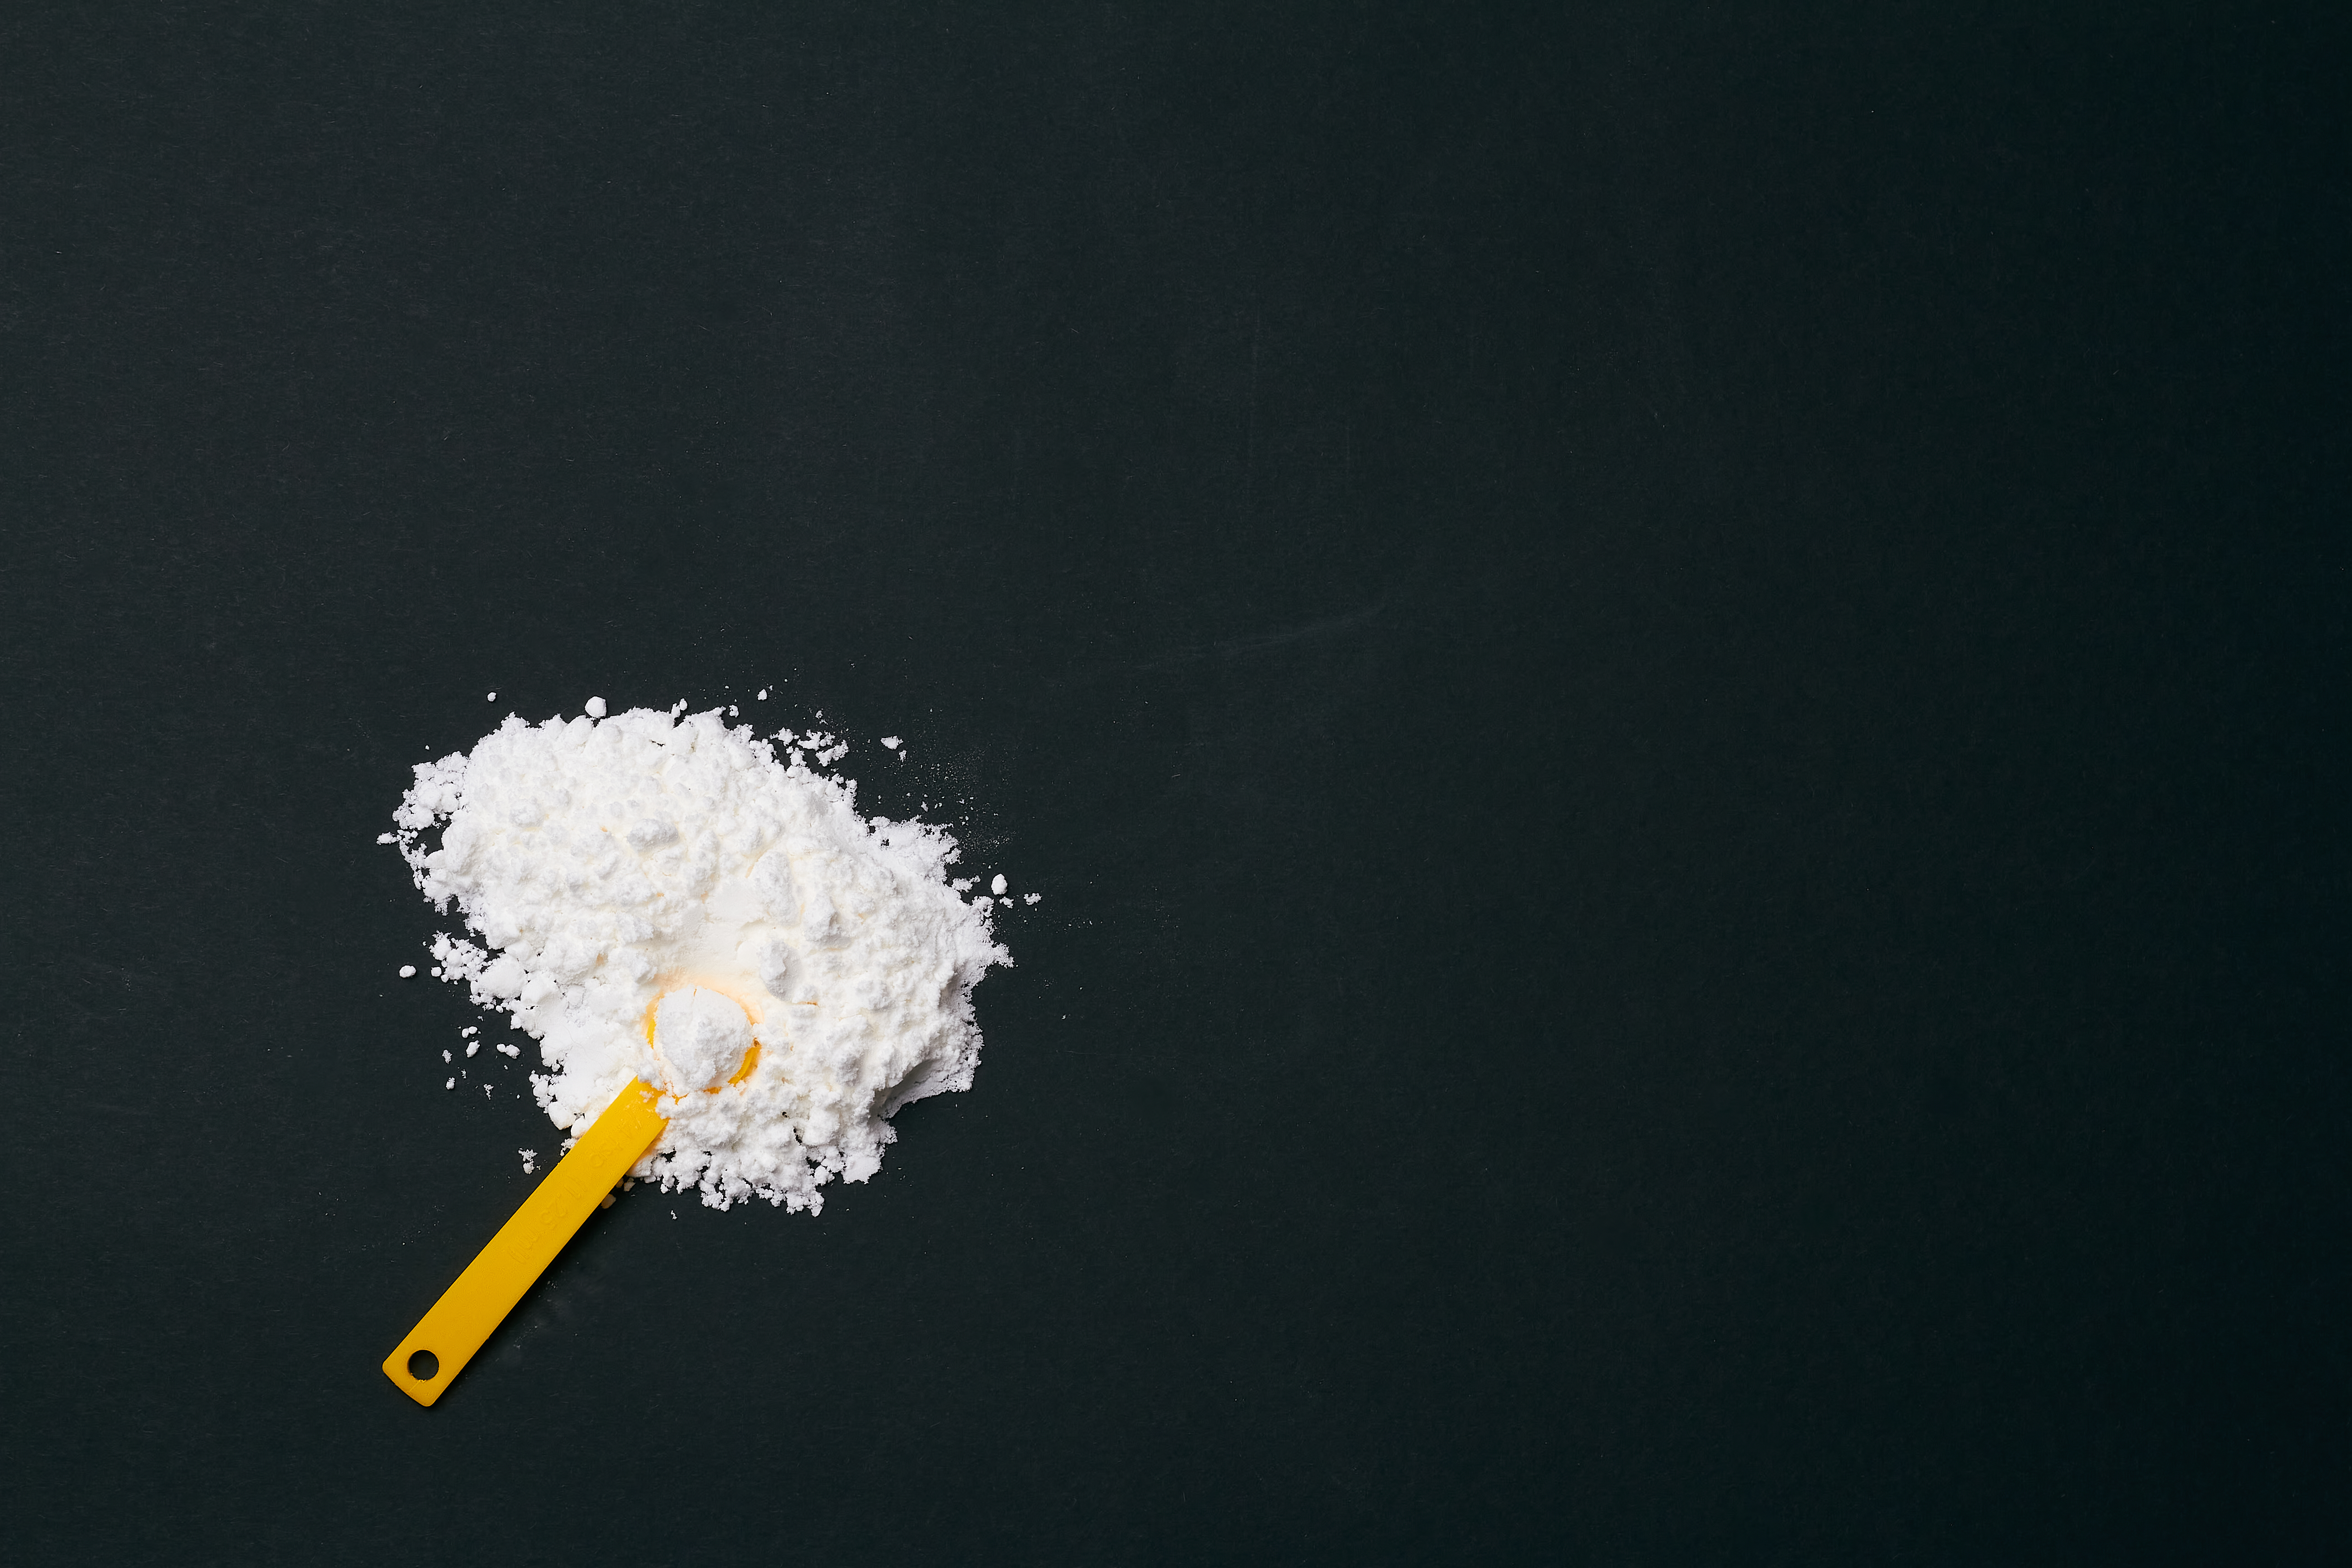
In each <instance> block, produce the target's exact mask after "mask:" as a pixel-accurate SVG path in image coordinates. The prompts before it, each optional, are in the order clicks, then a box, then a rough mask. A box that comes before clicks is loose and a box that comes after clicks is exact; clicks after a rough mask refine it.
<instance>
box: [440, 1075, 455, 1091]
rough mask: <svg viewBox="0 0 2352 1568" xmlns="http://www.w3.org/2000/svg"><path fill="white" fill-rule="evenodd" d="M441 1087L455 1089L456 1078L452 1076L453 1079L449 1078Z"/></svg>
mask: <svg viewBox="0 0 2352 1568" xmlns="http://www.w3.org/2000/svg"><path fill="white" fill-rule="evenodd" d="M441 1087H442V1088H443V1089H455V1088H457V1079H454V1078H453V1079H450V1080H449V1081H448V1082H447V1083H445V1084H443V1085H442V1086H441Z"/></svg>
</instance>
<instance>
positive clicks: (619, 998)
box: [394, 703, 1012, 1213]
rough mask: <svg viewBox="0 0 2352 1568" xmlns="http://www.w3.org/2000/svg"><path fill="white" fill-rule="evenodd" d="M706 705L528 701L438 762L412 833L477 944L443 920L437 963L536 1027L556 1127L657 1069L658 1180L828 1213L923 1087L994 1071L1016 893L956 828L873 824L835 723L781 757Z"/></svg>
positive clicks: (714, 1201) (586, 1118) (419, 858)
mask: <svg viewBox="0 0 2352 1568" xmlns="http://www.w3.org/2000/svg"><path fill="white" fill-rule="evenodd" d="M602 706H603V704H602V703H598V704H596V707H598V708H602ZM684 708H685V705H684V704H683V703H681V704H679V705H678V707H677V708H676V709H673V710H670V711H669V712H667V713H664V712H658V711H655V710H649V709H635V710H630V711H628V712H625V713H616V714H613V715H612V716H610V717H609V718H595V717H582V718H576V719H572V720H570V721H562V720H553V719H551V720H549V721H547V722H545V723H543V724H537V725H533V724H530V723H527V722H525V721H522V720H520V719H519V718H513V717H509V718H508V719H507V720H506V721H505V722H504V723H502V724H501V725H500V726H499V728H498V729H497V730H496V731H492V732H491V733H490V734H488V735H485V736H484V737H482V739H481V740H480V741H479V742H477V743H476V744H475V746H474V748H473V750H472V751H471V752H455V753H452V754H451V755H449V756H446V757H444V758H442V759H441V760H440V761H439V762H437V763H421V764H419V765H418V766H417V768H416V770H415V773H416V779H415V784H414V785H413V786H412V787H411V788H410V789H409V791H408V793H407V795H405V796H404V797H403V799H402V801H401V804H400V808H399V810H398V811H396V812H395V813H394V823H395V825H396V826H397V829H398V831H397V834H396V835H395V836H394V837H396V840H397V842H398V844H399V846H400V850H401V853H402V855H403V856H404V857H405V858H406V859H407V861H408V864H409V867H410V868H411V870H412V871H413V872H414V873H415V879H416V885H417V888H418V889H420V890H421V891H422V892H423V893H424V894H425V897H427V898H428V899H430V900H433V902H434V904H435V906H436V908H438V909H441V910H445V911H446V910H448V909H449V908H450V907H451V906H452V905H453V904H454V905H455V906H456V908H457V911H458V913H459V914H460V915H461V916H462V917H463V919H464V921H465V923H466V925H467V928H468V930H469V931H471V933H472V938H473V939H478V940H472V939H468V938H467V937H452V936H448V935H440V936H436V938H435V939H434V942H433V953H434V957H435V958H436V960H437V961H438V964H439V967H438V968H437V969H436V971H435V973H436V974H439V975H440V976H442V977H443V978H445V979H447V980H450V981H453V982H462V983H464V984H466V985H467V987H468V989H469V990H470V992H471V994H472V995H473V999H474V1001H475V1002H476V1003H477V1004H478V1005H481V1006H484V1007H495V1008H499V1009H500V1010H503V1011H504V1012H506V1013H507V1014H509V1016H511V1017H512V1018H513V1020H514V1023H515V1025H516V1026H517V1027H519V1028H520V1029H521V1030H522V1031H523V1032H524V1033H526V1034H528V1035H530V1037H533V1038H534V1039H536V1040H538V1041H539V1043H540V1053H541V1058H542V1060H543V1062H544V1065H545V1070H544V1071H541V1072H537V1073H534V1074H532V1075H531V1088H532V1090H533V1092H534V1093H535V1094H536V1095H537V1097H538V1100H539V1102H540V1104H541V1106H542V1107H544V1108H545V1109H546V1110H547V1112H548V1115H549V1116H550V1117H551V1119H552V1120H553V1121H554V1122H555V1124H556V1125H557V1126H559V1127H562V1128H565V1129H569V1130H571V1131H573V1132H575V1133H577V1132H581V1131H586V1130H587V1126H588V1123H589V1122H591V1121H593V1120H594V1119H595V1118H596V1116H597V1115H598V1114H599V1113H601V1112H602V1111H603V1110H604V1108H605V1107H606V1106H607V1105H609V1104H610V1103H611V1102H612V1100H613V1099H614V1096H615V1095H617V1094H618V1093H619V1092H620V1091H621V1089H623V1087H624V1086H625V1085H626V1084H627V1083H628V1081H629V1080H630V1079H633V1078H636V1079H644V1080H645V1081H646V1082H647V1083H650V1084H654V1085H656V1086H658V1087H659V1088H660V1089H662V1090H663V1091H664V1093H663V1098H662V1101H661V1110H662V1112H663V1114H665V1115H666V1116H667V1117H668V1118H669V1127H668V1130H667V1132H665V1133H664V1135H663V1137H662V1140H661V1142H659V1143H657V1144H656V1146H655V1149H654V1152H652V1153H651V1154H650V1155H648V1156H647V1157H646V1160H645V1161H644V1162H643V1163H640V1164H639V1166H638V1167H637V1170H636V1172H635V1174H636V1175H638V1176H639V1177H641V1178H649V1179H652V1180H655V1181H657V1182H659V1183H660V1184H661V1185H662V1186H663V1188H664V1189H665V1190H675V1189H677V1188H681V1187H688V1186H692V1187H696V1188H698V1189H699V1190H700V1192H701V1195H702V1201H703V1202H704V1203H705V1204H708V1205H710V1206H712V1207H714V1208H721V1209H723V1208H726V1207H728V1206H730V1205H732V1204H734V1203H736V1202H739V1201H741V1200H744V1199H747V1198H751V1197H761V1198H765V1199H766V1200H767V1201H768V1202H770V1203H771V1204H775V1205H781V1206H782V1207H784V1208H785V1209H787V1210H793V1209H806V1210H808V1211H810V1212H811V1213H814V1212H816V1211H817V1210H818V1209H819V1208H821V1207H822V1206H823V1204H824V1198H823V1194H821V1193H820V1191H819V1188H821V1187H822V1186H823V1185H824V1184H826V1183H827V1182H829V1181H831V1180H833V1179H834V1178H835V1177H839V1178H840V1179H842V1180H844V1181H851V1182H862V1181H865V1180H866V1178H867V1177H869V1176H871V1175H872V1174H873V1173H875V1172H876V1171H877V1170H878V1169H880V1167H881V1163H882V1151H883V1149H884V1148H885V1146H887V1144H889V1143H890V1142H892V1141H893V1140H894V1138H895V1137H896V1133H895V1132H894V1131H893V1129H892V1128H891V1126H890V1124H889V1120H888V1119H889V1118H890V1116H891V1115H892V1114H893V1113H895V1112H896V1111H897V1110H898V1108H899V1107H900V1106H902V1105H905V1104H907V1103H908V1101H910V1100H919V1099H921V1098H923V1097H924V1096H926V1095H932V1094H940V1093H944V1092H947V1091H949V1090H953V1089H968V1088H970V1087H971V1080H972V1072H973V1068H975V1067H976V1066H977V1064H978V1062H979V1059H980V1043H981V1041H980V1030H979V1027H978V1026H977V1025H976V1024H975V1023H974V1021H973V1017H972V1005H971V990H972V987H973V986H974V985H975V984H978V983H979V982H980V980H981V978H982V976H983V975H984V974H985V973H987V972H988V970H989V968H990V967H991V966H992V965H995V964H1008V963H1011V962H1012V958H1011V956H1010V955H1009V954H1008V953H1007V952H1005V950H1004V949H1003V947H1002V946H1001V945H999V943H998V942H996V940H995V937H994V934H993V931H992V919H993V915H994V900H989V899H984V898H983V899H976V900H972V901H971V902H966V901H965V899H964V895H963V889H964V888H968V887H969V886H970V883H969V881H968V880H967V881H965V882H964V883H963V884H962V886H961V887H959V886H956V885H953V884H951V883H950V880H949V879H948V876H947V869H948V868H949V867H950V866H951V865H953V864H954V863H955V860H956V858H957V849H956V844H955V840H954V839H953V837H950V835H949V834H948V833H947V832H946V831H945V830H943V829H941V828H940V827H937V826H932V825H930V824H928V823H922V822H891V821H887V820H885V819H884V818H882V817H879V816H877V817H871V818H861V817H860V816H858V815H857V811H856V791H857V786H856V783H855V782H853V781H849V780H845V779H841V778H837V777H834V776H831V775H829V774H826V773H820V772H817V771H815V770H814V769H812V768H811V767H810V766H809V763H808V761H807V759H806V756H804V755H803V753H804V752H807V753H813V754H814V755H815V756H816V757H817V758H818V759H820V761H821V762H824V763H830V762H833V761H837V760H838V758H839V757H840V755H841V754H842V751H843V750H844V749H845V748H843V747H841V746H840V745H839V744H838V742H836V740H835V737H833V736H831V735H827V734H824V733H823V732H817V733H812V734H803V735H800V736H796V737H795V736H793V735H791V734H790V732H789V731H787V732H786V734H785V745H784V754H783V756H782V757H779V755H778V754H777V750H776V747H775V746H774V745H773V744H772V742H768V741H764V740H761V739H760V738H759V737H758V736H756V735H755V734H754V733H753V732H752V731H751V729H750V728H749V727H748V726H746V727H740V728H730V726H729V725H728V724H727V722H726V721H725V720H724V719H723V718H722V717H721V715H720V713H719V711H717V710H713V711H711V712H707V713H695V714H689V715H686V716H685V717H680V714H682V713H683V712H684ZM436 823H437V824H443V825H445V826H443V827H442V831H441V835H440V843H439V844H438V846H436V847H428V846H427V845H426V843H425V838H426V836H427V835H428V833H429V832H430V830H431V829H432V828H433V826H435V825H436ZM755 1042H756V1045H755ZM747 1059H748V1061H749V1064H750V1065H749V1070H748V1071H747V1070H744V1064H745V1062H746V1060H747Z"/></svg>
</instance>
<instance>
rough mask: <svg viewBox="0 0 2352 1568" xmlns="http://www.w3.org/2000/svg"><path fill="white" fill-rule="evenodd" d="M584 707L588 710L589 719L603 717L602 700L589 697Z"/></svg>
mask: <svg viewBox="0 0 2352 1568" xmlns="http://www.w3.org/2000/svg"><path fill="white" fill-rule="evenodd" d="M586 707H587V710H588V717H590V718H591V719H602V718H603V717H604V699H603V698H601V697H591V698H590V699H588V701H587V703H586Z"/></svg>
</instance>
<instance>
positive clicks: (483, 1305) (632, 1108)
mask: <svg viewBox="0 0 2352 1568" xmlns="http://www.w3.org/2000/svg"><path fill="white" fill-rule="evenodd" d="M672 995H673V996H676V997H677V999H678V1000H679V1001H680V1002H684V1003H688V1004H689V1005H688V1008H687V1009H686V1011H685V1012H684V1013H683V1014H682V1015H681V1016H683V1017H685V1018H686V1019H687V1020H688V1025H689V1026H692V1025H693V1024H695V1023H701V1024H703V1027H702V1028H701V1029H700V1030H699V1031H698V1033H697V1034H695V1035H686V1034H684V1033H683V1032H681V1043H683V1044H685V1045H688V1046H689V1047H692V1046H695V1045H703V1046H711V1045H717V1046H719V1047H725V1046H728V1045H732V1046H734V1048H738V1049H740V1048H741V1047H740V1039H741V1038H742V1037H747V1036H748V1031H749V1025H748V1022H747V1023H746V1024H745V1026H744V1034H743V1035H741V1036H737V1037H735V1038H734V1039H733V1040H728V1039H726V1038H725V1037H719V1039H717V1040H716V1041H714V1040H713V1039H712V1038H711V1037H710V1032H709V1026H708V1019H709V1008H704V1009H702V1011H701V1014H700V1016H697V1011H696V1008H695V1006H694V1005H693V1004H700V1003H703V1002H704V1001H705V1000H706V998H708V997H709V995H710V994H709V993H705V992H702V991H701V990H700V988H699V987H697V988H693V989H692V990H690V991H688V992H687V993H685V994H679V993H672ZM730 1005H731V1004H730ZM670 1011H671V1008H670V998H667V997H666V998H664V1003H663V1006H662V1007H661V1008H660V1009H659V1010H658V1012H659V1013H660V1014H663V1015H667V1014H668V1013H669V1012H670ZM738 1016H739V1017H740V1014H739V1015H738ZM655 1020H656V1012H648V1013H647V1014H646V1038H647V1039H648V1040H652V1039H654V1038H655ZM727 1022H729V1023H730V1024H731V1023H732V1020H728V1021H727ZM656 1049H657V1050H658V1049H659V1047H658V1046H657V1047H656ZM664 1060H665V1063H666V1064H667V1062H668V1058H667V1056H665V1058H664ZM759 1063H760V1043H759V1042H758V1041H757V1040H752V1041H751V1048H750V1049H749V1050H747V1051H745V1052H744V1053H743V1058H742V1066H741V1067H740V1068H736V1070H735V1074H734V1076H733V1077H731V1078H730V1079H728V1080H727V1082H728V1084H738V1083H740V1082H742V1081H743V1080H744V1079H747V1078H749V1077H751V1069H752V1068H755V1067H757V1066H759ZM719 1070H720V1071H723V1070H724V1067H723V1065H722V1066H721V1067H720V1068H719ZM706 1076H709V1077H711V1078H714V1079H715V1078H716V1076H717V1074H716V1072H711V1073H709V1074H707V1075H706ZM721 1087H723V1086H721V1085H719V1084H718V1083H716V1082H712V1083H710V1084H709V1087H707V1088H705V1089H703V1092H704V1093H706V1094H716V1093H718V1092H719V1089H720V1088H721ZM660 1097H661V1091H660V1090H659V1089H656V1088H654V1087H653V1086H652V1085H651V1084H648V1083H646V1082H645V1081H644V1080H642V1079H630V1080H629V1082H628V1084H627V1085H626V1087H625V1088H624V1089H622V1090H621V1092H620V1094H619V1096H618V1097H617V1098H616V1099H614V1101H613V1103H612V1104H611V1105H609V1106H607V1107H605V1109H604V1114H603V1115H602V1116H599V1117H598V1118H596V1121H595V1122H594V1124H593V1125H592V1126H591V1127H590V1128H589V1129H588V1131H586V1132H584V1133H583V1134H582V1135H581V1137H580V1140H579V1141H578V1142H575V1143H573V1144H572V1150H571V1152H569V1153H567V1154H565V1155H564V1156H563V1158H562V1159H561V1160H559V1161H557V1162H556V1163H555V1169H553V1170H551V1171H550V1172H548V1173H547V1179H546V1180H545V1181H543V1182H541V1183H540V1184H539V1187H538V1189H537V1190H536V1191H534V1192H533V1193H532V1194H530V1196H529V1197H527V1198H525V1199H524V1200H523V1203H522V1207H520V1208H519V1209H517V1210H515V1215H514V1218H512V1219H510V1220H509V1221H507V1223H506V1224H505V1225H503V1226H500V1227H499V1233H498V1235H496V1236H494V1237H490V1244H489V1245H488V1247H483V1248H482V1250H481V1251H480V1252H479V1253H478V1255H476V1257H475V1258H474V1261H473V1262H471V1263H469V1264H467V1265H466V1271H465V1272H464V1273H463V1274H460V1275H458V1276H457V1283H456V1284H454V1285H452V1286H450V1287H449V1289H446V1290H445V1291H443V1292H442V1293H441V1299H440V1300H438V1301H436V1302H434V1303H433V1310H431V1311H428V1312H426V1313H425V1317H424V1319H423V1321H420V1322H419V1323H418V1324H417V1325H416V1327H415V1328H414V1329H411V1330H410V1331H408V1337H407V1338H406V1339H404V1340H403V1341H401V1342H400V1343H399V1344H398V1345H397V1346H396V1347H394V1350H393V1352H392V1353H391V1354H390V1355H388V1356H386V1357H384V1358H383V1374H384V1376H386V1377H388V1378H390V1379H392V1381H393V1384H394V1387H396V1388H398V1389H399V1390H400V1391H401V1392H402V1393H403V1394H406V1395H408V1397H409V1398H411V1399H414V1400H415V1401H416V1403H417V1404H419V1405H430V1404H432V1403H433V1402H434V1401H435V1400H436V1399H438V1398H440V1397H441V1394H442V1391H443V1390H445V1389H446V1388H447V1387H448V1386H449V1383H450V1380H451V1379H452V1378H455V1377H456V1376H457V1373H458V1371H459V1370H460V1369H461V1368H463V1367H464V1366H465V1364H466V1363H467V1362H468V1361H471V1360H472V1359H473V1356H474V1352H476V1351H478V1350H480V1349H481V1348H482V1343H483V1342H484V1341H486V1340H488V1338H489V1337H490V1331H492V1330H494V1329H496V1328H497V1327H498V1326H499V1323H501V1322H503V1321H505V1320H506V1315H507V1314H508V1313H509V1312H510V1311H512V1310H514V1306H515V1303H516V1302H518V1301H520V1300H522V1297H523V1292H524V1291H526V1290H528V1289H530V1287H531V1283H532V1281H534V1280H536V1279H538V1278H539V1277H540V1275H541V1274H542V1273H544V1272H546V1269H547V1266H548V1265H549V1264H551V1263H552V1262H554V1261H555V1255H556V1254H557V1253H559V1252H561V1251H562V1250H563V1244H564V1243H565V1242H567V1241H570V1240H571V1239H572V1233H573V1232H575V1231H577V1230H578V1229H579V1228H580V1227H581V1226H583V1225H585V1224H586V1223H587V1222H588V1216H589V1215H590V1214H592V1213H593V1212H594V1211H595V1209H596V1207H597V1205H600V1204H602V1203H603V1202H604V1198H605V1195H606V1194H609V1193H611V1192H612V1190H613V1188H614V1186H615V1185H616V1184H618V1183H619V1182H620V1180H621V1178H622V1177H623V1176H625V1175H627V1174H628V1173H629V1168H630V1167H631V1166H633V1165H635V1163H637V1162H638V1161H639V1160H642V1159H644V1158H645V1157H646V1150H648V1149H651V1148H652V1147H653V1146H654V1144H655V1143H656V1142H657V1141H658V1140H659V1139H660V1137H661V1135H662V1130H663V1129H664V1128H666V1127H667V1126H668V1125H669V1121H668V1119H667V1118H666V1117H664V1116H662V1115H661V1114H660V1113H659V1112H658V1111H657V1110H655V1106H656V1104H657V1103H658V1102H659V1100H660Z"/></svg>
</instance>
